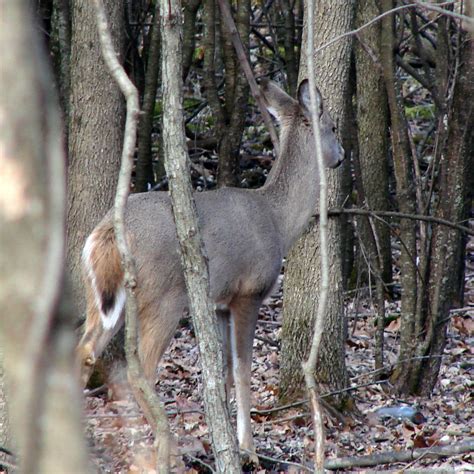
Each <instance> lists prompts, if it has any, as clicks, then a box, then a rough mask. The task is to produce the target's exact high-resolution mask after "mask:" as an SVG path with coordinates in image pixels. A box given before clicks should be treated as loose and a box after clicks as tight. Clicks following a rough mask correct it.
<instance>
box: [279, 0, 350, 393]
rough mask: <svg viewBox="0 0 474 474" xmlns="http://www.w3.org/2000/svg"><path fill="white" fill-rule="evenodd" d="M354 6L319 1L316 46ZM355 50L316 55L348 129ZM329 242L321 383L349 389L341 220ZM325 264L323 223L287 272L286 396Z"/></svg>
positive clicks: (320, 76)
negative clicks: (321, 250)
mask: <svg viewBox="0 0 474 474" xmlns="http://www.w3.org/2000/svg"><path fill="white" fill-rule="evenodd" d="M353 6H354V2H353V1H352V0H340V1H338V2H331V3H329V2H324V1H318V2H316V12H315V13H316V14H315V21H316V25H315V27H314V31H315V32H316V36H315V38H314V42H315V48H317V47H318V46H320V45H322V44H324V43H326V42H327V41H328V40H330V39H331V38H333V37H334V36H337V35H338V34H340V33H344V32H345V31H349V30H350V29H351V25H352V19H353V10H354V8H353ZM305 8H306V7H305ZM306 18H307V15H305V19H306ZM303 28H304V31H303V47H302V51H305V46H304V45H305V42H306V41H307V38H306V27H305V25H304V26H303ZM350 51H351V40H348V39H346V40H342V41H339V42H337V43H335V44H334V45H333V46H331V47H329V48H326V49H324V50H323V51H321V52H320V53H317V54H316V56H315V63H316V71H315V72H316V81H317V83H318V87H319V88H320V89H321V92H322V94H323V97H324V101H325V104H327V106H328V108H329V110H330V112H331V114H332V116H333V118H334V120H335V121H336V123H339V128H340V130H343V129H344V120H345V116H344V111H345V110H346V105H345V101H346V100H347V99H348V94H347V91H348V74H349V65H350ZM301 57H302V64H301V68H300V76H301V78H302V77H304V76H305V74H306V61H305V60H304V59H305V58H304V55H303V54H302V56H301ZM335 57H337V58H338V60H337V61H334V60H333V58H335ZM341 179H342V172H341V171H340V170H339V171H331V172H329V173H328V193H329V207H334V206H338V205H341V204H342V201H343V199H344V196H342V193H341ZM315 212H316V209H315ZM328 242H329V261H330V275H329V281H330V290H329V295H328V311H327V314H326V322H325V330H324V335H323V340H322V344H321V351H320V357H319V363H318V369H317V373H316V381H317V382H318V383H319V384H321V385H322V386H323V387H324V388H329V389H337V388H342V387H345V386H346V383H347V373H346V366H345V361H344V309H343V301H342V289H343V282H342V249H341V225H340V222H339V221H338V220H337V219H331V222H330V223H329V228H328ZM319 267H320V264H319V232H318V226H317V225H312V226H311V228H310V230H309V231H308V232H307V233H306V234H305V235H304V236H303V237H302V238H301V239H300V240H299V241H298V242H297V244H296V245H295V247H294V248H293V250H292V251H291V253H290V255H289V257H288V264H287V268H286V272H285V285H284V303H283V314H284V316H283V330H282V354H281V358H282V365H281V371H282V373H281V397H282V399H285V400H286V399H291V398H294V397H297V396H299V395H300V394H301V392H302V390H303V374H302V371H301V362H302V361H303V360H305V359H306V357H307V354H308V350H309V344H310V342H311V328H312V327H313V318H314V316H315V314H316V310H317V305H318V300H317V295H318V288H319V285H320V275H319Z"/></svg>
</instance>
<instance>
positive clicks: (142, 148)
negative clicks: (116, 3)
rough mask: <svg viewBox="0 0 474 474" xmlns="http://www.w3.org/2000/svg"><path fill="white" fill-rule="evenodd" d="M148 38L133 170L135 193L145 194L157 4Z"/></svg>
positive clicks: (150, 181) (149, 177)
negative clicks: (148, 43)
mask: <svg viewBox="0 0 474 474" xmlns="http://www.w3.org/2000/svg"><path fill="white" fill-rule="evenodd" d="M150 36H151V39H150V46H149V48H148V58H147V59H148V60H147V62H146V72H145V88H144V93H143V101H142V114H141V116H140V126H139V128H138V150H137V165H136V169H135V192H137V193H142V192H146V191H148V190H149V189H150V188H152V187H153V186H154V184H155V176H154V173H153V162H152V154H151V132H152V129H153V117H154V115H155V104H156V88H157V87H158V72H159V70H160V8H159V3H158V2H157V3H156V5H155V10H154V13H153V25H152V27H151V34H150Z"/></svg>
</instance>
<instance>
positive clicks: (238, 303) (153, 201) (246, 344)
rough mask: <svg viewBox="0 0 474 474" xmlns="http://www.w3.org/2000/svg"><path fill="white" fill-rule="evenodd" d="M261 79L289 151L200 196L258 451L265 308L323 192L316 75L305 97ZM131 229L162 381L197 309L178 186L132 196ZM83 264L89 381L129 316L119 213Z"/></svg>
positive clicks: (234, 372)
mask: <svg viewBox="0 0 474 474" xmlns="http://www.w3.org/2000/svg"><path fill="white" fill-rule="evenodd" d="M260 87H261V90H262V92H263V94H264V97H265V101H266V103H267V106H268V109H269V111H270V112H271V113H272V115H274V116H275V117H276V118H277V119H278V120H279V122H280V148H281V152H280V156H279V157H278V159H277V161H276V162H275V164H274V165H273V167H272V169H271V171H270V173H269V176H268V179H267V181H266V183H265V185H264V186H263V187H262V188H260V189H256V190H245V189H238V188H221V189H217V190H213V191H209V192H203V193H196V194H195V195H194V198H195V200H196V206H197V211H198V215H199V225H200V230H201V234H202V238H203V241H204V244H205V248H206V251H207V255H208V258H209V279H210V294H211V298H212V299H213V301H214V302H215V303H216V305H217V308H218V310H217V314H218V318H219V321H220V324H221V329H222V331H221V334H222V338H223V346H224V350H225V354H226V357H224V360H225V361H226V365H227V367H226V372H227V376H226V383H227V388H228V393H229V390H230V387H231V385H232V383H233V382H234V383H235V396H236V405H237V435H238V439H239V444H240V446H241V448H243V449H246V450H249V451H254V446H253V439H252V430H251V424H250V370H251V363H252V344H253V338H254V332H255V326H256V323H257V316H258V311H259V308H260V305H261V304H262V301H263V300H264V298H265V297H266V296H267V295H268V294H269V293H270V291H271V290H272V288H273V286H274V284H275V281H276V279H277V277H278V275H279V273H280V268H281V263H282V259H283V257H284V256H285V255H286V254H287V252H288V250H289V249H290V247H291V246H292V244H293V243H294V242H295V240H296V239H297V238H298V237H299V236H300V235H301V233H302V232H303V231H304V229H305V227H306V226H307V225H308V222H309V220H310V218H311V216H312V215H313V214H314V213H315V211H316V203H317V200H318V192H319V185H318V182H319V180H318V167H317V162H316V156H315V149H314V139H313V135H312V130H311V124H310V112H309V107H310V106H309V103H310V99H309V88H308V81H303V82H302V84H301V85H300V87H299V90H298V100H295V99H292V98H291V97H290V96H288V95H287V94H286V93H285V92H283V91H282V90H281V89H280V88H279V87H278V86H277V85H276V84H275V83H273V82H270V81H267V80H265V81H262V83H261V86H260ZM317 97H318V101H317V102H318V108H319V116H320V122H321V132H322V133H321V136H322V149H323V155H324V157H323V158H324V162H325V165H326V166H328V167H330V168H334V167H336V166H338V165H339V164H340V163H341V162H342V160H343V158H344V150H343V149H342V147H341V145H340V143H339V141H338V139H337V137H336V133H335V127H334V123H333V121H332V119H331V117H330V116H329V114H328V112H327V111H325V109H324V106H323V101H322V98H321V95H320V93H319V91H318V93H317ZM126 228H127V236H128V239H129V242H130V246H131V250H132V253H133V255H134V257H135V260H136V265H137V288H136V295H137V300H138V305H139V314H138V320H139V334H140V341H139V351H140V358H141V360H142V363H143V366H144V369H145V373H146V376H147V377H149V378H150V379H151V380H153V378H154V376H155V372H156V367H157V365H158V362H159V360H160V358H161V356H162V354H163V352H164V351H165V349H166V347H167V346H168V344H169V342H170V340H171V338H172V337H173V334H174V332H175V330H176V326H177V324H178V322H179V320H180V318H182V317H183V316H184V315H185V314H186V313H187V312H188V298H187V294H186V286H185V282H184V276H183V272H182V268H181V261H180V255H179V250H178V242H177V237H176V231H175V225H174V221H173V215H172V210H171V203H170V199H169V197H168V194H167V193H163V192H154V193H142V194H134V195H131V196H130V198H129V200H128V203H127V209H126ZM83 269H84V280H85V285H86V290H87V319H86V322H85V332H84V335H83V336H82V339H81V340H80V342H79V345H78V347H77V356H78V362H79V364H80V367H81V378H82V382H83V383H84V384H86V383H87V380H88V379H89V376H90V373H91V372H92V368H93V366H94V363H95V361H96V359H97V358H98V357H99V356H100V354H101V352H102V351H103V349H104V348H105V346H106V345H107V343H108V342H109V341H110V339H111V338H112V336H113V335H114V334H115V333H116V332H117V331H118V330H119V328H120V327H121V326H122V324H123V321H124V315H123V311H124V303H125V289H124V286H123V272H122V267H121V263H120V256H119V253H118V251H117V248H116V244H115V237H114V228H113V222H112V213H110V212H109V213H108V214H107V215H106V216H105V218H104V219H103V220H102V222H100V223H99V224H98V225H97V227H96V228H95V229H94V231H93V232H92V233H91V235H90V236H89V237H88V239H87V241H86V244H85V246H84V251H83Z"/></svg>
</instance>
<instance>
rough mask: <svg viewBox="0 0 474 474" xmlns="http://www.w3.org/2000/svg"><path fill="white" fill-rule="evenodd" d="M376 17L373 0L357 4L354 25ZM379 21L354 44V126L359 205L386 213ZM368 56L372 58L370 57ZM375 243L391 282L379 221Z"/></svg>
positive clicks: (386, 235) (384, 230)
mask: <svg viewBox="0 0 474 474" xmlns="http://www.w3.org/2000/svg"><path fill="white" fill-rule="evenodd" d="M378 14H379V9H378V7H377V4H376V1H375V0H368V1H367V2H363V3H361V2H358V3H357V13H356V26H357V27H359V26H362V25H363V24H365V23H367V22H368V21H370V20H371V19H372V18H375V17H376V16H377V15H378ZM380 31H381V24H380V22H378V23H375V24H374V25H372V26H370V27H368V28H365V29H364V30H363V31H361V32H360V34H359V35H358V38H357V40H356V41H355V44H354V50H355V64H356V73H357V125H358V143H359V161H360V170H361V178H362V183H361V184H362V186H363V190H362V193H363V195H364V202H361V203H360V204H362V205H365V206H368V207H369V208H370V209H374V210H375V209H377V210H381V211H388V209H389V191H388V160H387V156H388V148H387V145H388V143H387V133H388V105H387V97H386V92H385V84H384V82H383V75H382V70H381V68H380V63H379V62H376V61H380ZM371 54H372V55H373V57H371ZM373 224H374V225H373V227H374V228H375V231H376V241H377V242H376V243H377V247H378V251H379V254H380V260H381V264H382V268H381V270H382V275H379V276H381V277H382V280H383V282H384V283H385V284H389V283H391V281H392V256H391V247H390V228H389V227H388V226H387V225H384V224H383V223H381V222H379V221H375V222H374V223H373ZM369 232H370V233H372V230H371V229H370V227H367V226H364V228H363V229H362V231H361V234H362V240H363V241H364V242H367V241H369V240H370V239H369V238H367V237H365V236H366V235H367V234H368V233H369Z"/></svg>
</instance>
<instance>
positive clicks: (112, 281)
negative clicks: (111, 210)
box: [90, 222, 123, 295]
mask: <svg viewBox="0 0 474 474" xmlns="http://www.w3.org/2000/svg"><path fill="white" fill-rule="evenodd" d="M93 235H94V237H95V238H94V249H93V251H92V252H91V255H90V263H91V265H92V269H93V271H94V274H95V278H96V285H97V290H98V291H99V294H100V295H102V293H104V292H108V293H110V294H115V293H116V291H117V289H118V288H119V286H120V285H121V283H122V280H123V271H122V264H121V259H120V254H119V251H118V249H117V245H116V242H115V231H114V227H113V222H104V223H102V225H99V226H98V227H97V228H96V229H95V231H94V233H93Z"/></svg>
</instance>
